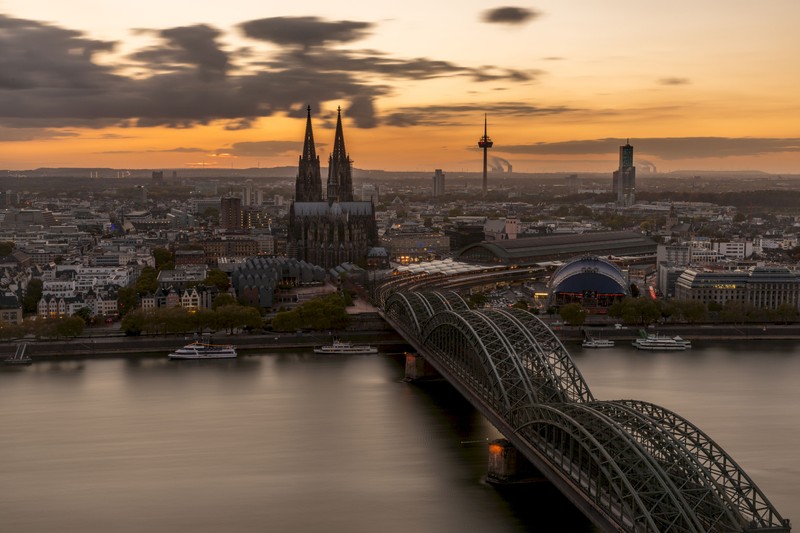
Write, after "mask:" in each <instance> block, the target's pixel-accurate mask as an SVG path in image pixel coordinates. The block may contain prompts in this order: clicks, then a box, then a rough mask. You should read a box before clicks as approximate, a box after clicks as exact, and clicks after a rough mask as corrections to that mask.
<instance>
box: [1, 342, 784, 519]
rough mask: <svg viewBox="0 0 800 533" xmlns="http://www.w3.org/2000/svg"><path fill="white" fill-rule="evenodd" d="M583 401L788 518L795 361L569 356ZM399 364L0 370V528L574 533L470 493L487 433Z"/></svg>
mask: <svg viewBox="0 0 800 533" xmlns="http://www.w3.org/2000/svg"><path fill="white" fill-rule="evenodd" d="M570 351H571V352H573V356H574V359H575V360H576V363H577V364H578V366H579V368H580V369H581V371H582V373H583V374H584V377H585V378H586V380H587V381H588V383H589V385H590V387H591V389H592V391H593V393H594V394H595V396H596V397H598V398H599V399H618V398H636V399H642V400H647V401H652V402H654V403H657V404H659V405H662V406H664V407H667V408H669V409H671V410H674V411H676V412H678V413H679V414H681V415H683V416H685V417H687V418H688V419H689V420H691V421H692V422H695V423H696V424H698V425H699V426H700V427H701V428H702V429H703V430H704V431H706V432H707V433H708V434H710V436H711V437H712V438H714V439H715V440H716V441H717V442H718V443H719V444H720V445H721V446H722V447H723V448H725V449H726V450H727V451H729V452H731V453H732V455H733V457H734V458H735V459H736V461H737V462H739V463H740V464H741V465H742V466H743V467H744V468H745V470H746V471H747V472H748V473H749V474H750V475H751V477H753V478H754V480H755V481H756V483H757V484H758V485H759V486H760V487H761V488H762V489H763V490H764V491H765V492H766V494H767V496H768V497H769V498H770V499H771V500H772V501H773V503H775V504H776V506H777V507H778V510H779V511H780V512H781V513H782V514H783V516H784V517H788V518H795V519H800V503H798V500H800V498H798V494H800V491H798V482H797V480H798V471H800V451H798V448H800V447H798V446H797V445H796V443H795V441H796V440H797V439H796V437H797V433H798V431H800V387H798V386H797V383H798V380H800V344H796V343H754V344H750V345H746V344H736V345H734V344H711V343H708V344H701V343H695V347H694V348H693V349H692V350H690V351H687V352H681V353H642V352H637V351H635V350H634V349H632V348H630V347H627V346H619V347H616V348H611V349H604V350H593V351H589V350H583V349H581V348H580V347H574V348H573V347H570ZM402 378H403V361H402V360H401V359H400V358H399V357H395V356H389V355H386V354H381V355H378V356H349V357H331V356H316V355H314V354H311V353H308V352H296V353H289V352H283V353H273V354H269V353H264V354H252V355H251V354H245V355H240V357H239V359H237V360H234V361H225V360H221V361H200V362H197V361H182V362H177V361H168V360H166V357H159V358H152V357H150V358H108V359H86V360H69V361H58V362H53V361H46V362H36V363H34V364H33V365H32V366H29V367H25V368H13V369H3V370H2V371H1V372H0V531H9V532H15V533H17V532H18V533H29V532H56V531H81V532H88V533H94V532H109V531H114V532H141V531H147V532H162V531H163V532H180V531H192V532H265V531H287V532H288V531H291V532H339V531H347V532H375V531H381V532H395V531H396V532H401V531H402V532H408V531H409V530H411V531H414V532H415V533H427V532H442V533H444V532H452V531H465V532H472V531H480V532H521V531H569V532H572V531H577V532H580V531H591V526H590V525H589V524H588V523H587V522H586V521H585V519H583V517H581V516H580V515H579V513H577V511H576V510H575V509H574V508H572V507H571V506H570V505H569V503H567V502H566V501H564V499H563V498H562V497H561V496H560V495H558V494H557V493H555V492H554V491H553V489H551V488H550V487H548V486H546V485H530V486H525V487H518V488H515V489H513V490H510V489H507V490H498V489H496V488H494V487H492V486H490V485H487V484H486V483H484V482H483V480H482V476H483V475H484V474H485V467H486V444H485V442H486V439H487V438H488V439H491V438H495V437H498V436H499V435H498V433H497V432H496V431H495V430H494V428H492V427H491V425H490V424H488V423H487V422H486V421H485V420H484V419H483V417H481V416H480V415H479V414H477V413H476V412H475V411H474V409H472V408H471V406H470V405H469V404H467V403H466V402H465V401H464V400H462V399H461V398H460V397H459V396H458V395H457V393H455V392H453V391H452V389H451V388H450V387H449V386H448V385H446V384H444V383H434V384H424V385H419V384H409V383H405V382H403V381H402Z"/></svg>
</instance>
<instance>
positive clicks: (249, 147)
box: [216, 141, 303, 157]
mask: <svg viewBox="0 0 800 533" xmlns="http://www.w3.org/2000/svg"><path fill="white" fill-rule="evenodd" d="M302 150H303V143H302V142H298V141H253V142H240V143H234V144H233V145H231V147H230V148H220V149H219V150H217V151H216V152H217V153H226V154H230V155H233V156H237V157H265V156H276V155H285V154H287V153H292V154H298V153H300V152H301V151H302Z"/></svg>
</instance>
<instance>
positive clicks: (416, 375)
mask: <svg viewBox="0 0 800 533" xmlns="http://www.w3.org/2000/svg"><path fill="white" fill-rule="evenodd" d="M439 377H441V376H440V375H439V373H438V372H437V371H436V369H435V368H433V367H432V366H431V365H430V363H428V362H427V361H426V360H425V358H424V357H422V356H421V355H420V354H418V353H410V352H406V378H405V379H406V381H417V380H420V379H433V378H439Z"/></svg>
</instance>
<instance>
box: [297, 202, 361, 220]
mask: <svg viewBox="0 0 800 533" xmlns="http://www.w3.org/2000/svg"><path fill="white" fill-rule="evenodd" d="M334 206H337V207H336V208H334ZM293 208H294V214H295V216H300V217H308V216H324V215H337V214H339V213H342V214H344V213H346V214H348V215H371V214H372V202H334V203H333V204H328V202H295V203H294V206H293Z"/></svg>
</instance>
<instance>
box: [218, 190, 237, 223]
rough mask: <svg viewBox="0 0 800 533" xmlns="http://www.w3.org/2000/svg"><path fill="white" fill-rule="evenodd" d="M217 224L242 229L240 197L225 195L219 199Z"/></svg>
mask: <svg viewBox="0 0 800 533" xmlns="http://www.w3.org/2000/svg"><path fill="white" fill-rule="evenodd" d="M219 224H220V226H222V227H223V228H225V229H242V199H241V198H239V197H238V196H225V197H223V198H221V199H220V208H219Z"/></svg>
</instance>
